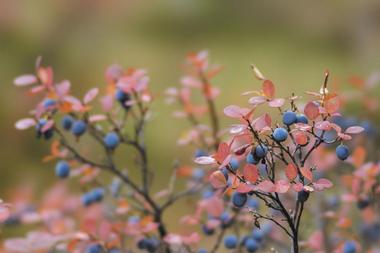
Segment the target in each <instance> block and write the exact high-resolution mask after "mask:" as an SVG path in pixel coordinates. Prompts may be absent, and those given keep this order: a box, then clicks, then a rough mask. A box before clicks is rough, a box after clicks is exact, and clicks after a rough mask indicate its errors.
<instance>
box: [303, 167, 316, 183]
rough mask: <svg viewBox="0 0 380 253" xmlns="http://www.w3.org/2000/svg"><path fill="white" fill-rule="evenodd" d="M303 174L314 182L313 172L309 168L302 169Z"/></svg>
mask: <svg viewBox="0 0 380 253" xmlns="http://www.w3.org/2000/svg"><path fill="white" fill-rule="evenodd" d="M301 174H302V175H303V176H304V177H305V178H306V179H308V180H309V181H313V173H312V172H311V170H310V169H309V168H306V167H303V168H301Z"/></svg>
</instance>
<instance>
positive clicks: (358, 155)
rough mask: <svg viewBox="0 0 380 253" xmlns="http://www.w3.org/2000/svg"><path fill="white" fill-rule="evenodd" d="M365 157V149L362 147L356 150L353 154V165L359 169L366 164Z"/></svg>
mask: <svg viewBox="0 0 380 253" xmlns="http://www.w3.org/2000/svg"><path fill="white" fill-rule="evenodd" d="M365 157H366V151H365V149H364V148H363V147H362V146H359V147H357V148H355V150H354V152H353V153H352V163H353V164H354V165H355V166H356V167H357V168H358V167H360V166H361V165H362V164H363V163H364V160H365Z"/></svg>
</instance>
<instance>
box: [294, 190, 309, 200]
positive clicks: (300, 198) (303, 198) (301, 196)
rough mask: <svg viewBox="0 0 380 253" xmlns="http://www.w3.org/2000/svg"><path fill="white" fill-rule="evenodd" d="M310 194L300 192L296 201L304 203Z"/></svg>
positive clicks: (303, 191)
mask: <svg viewBox="0 0 380 253" xmlns="http://www.w3.org/2000/svg"><path fill="white" fill-rule="evenodd" d="M309 195H310V193H309V192H308V191H305V190H302V191H300V192H298V196H297V199H298V201H300V202H305V201H306V200H307V199H308V198H309Z"/></svg>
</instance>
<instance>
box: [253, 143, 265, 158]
mask: <svg viewBox="0 0 380 253" xmlns="http://www.w3.org/2000/svg"><path fill="white" fill-rule="evenodd" d="M267 152H268V148H267V146H265V145H264V144H260V145H258V146H256V148H255V154H256V156H257V157H259V158H264V157H265V155H266V154H267Z"/></svg>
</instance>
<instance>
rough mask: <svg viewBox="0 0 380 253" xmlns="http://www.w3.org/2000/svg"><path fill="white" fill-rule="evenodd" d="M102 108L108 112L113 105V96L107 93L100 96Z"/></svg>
mask: <svg viewBox="0 0 380 253" xmlns="http://www.w3.org/2000/svg"><path fill="white" fill-rule="evenodd" d="M101 104H102V109H103V111H104V112H109V111H111V109H112V106H113V97H112V96H111V95H107V96H104V97H102V98H101Z"/></svg>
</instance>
